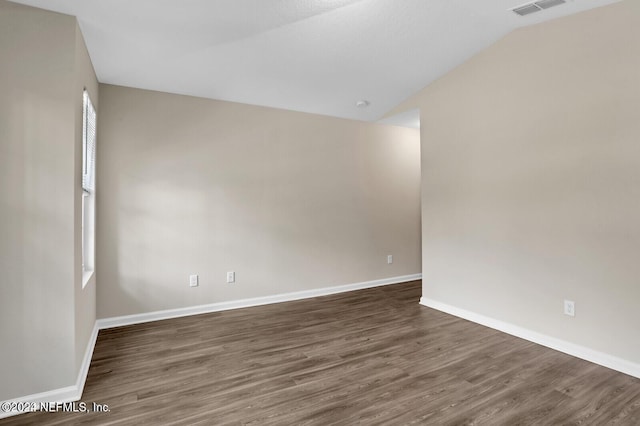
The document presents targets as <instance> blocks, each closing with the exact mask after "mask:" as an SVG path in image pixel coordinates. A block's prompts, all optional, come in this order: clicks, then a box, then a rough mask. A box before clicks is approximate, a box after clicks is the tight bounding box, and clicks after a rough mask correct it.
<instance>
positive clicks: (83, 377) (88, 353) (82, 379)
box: [75, 321, 100, 399]
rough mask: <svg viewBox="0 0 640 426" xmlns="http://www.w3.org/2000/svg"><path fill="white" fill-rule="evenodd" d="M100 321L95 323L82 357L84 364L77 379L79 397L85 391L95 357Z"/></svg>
mask: <svg viewBox="0 0 640 426" xmlns="http://www.w3.org/2000/svg"><path fill="white" fill-rule="evenodd" d="M98 331H100V329H99V328H98V321H96V322H95V323H94V324H93V331H92V332H91V337H89V342H88V343H87V349H86V350H85V351H84V357H83V358H82V365H80V371H79V372H78V379H77V380H76V386H75V387H76V389H77V390H78V399H80V398H81V397H82V392H84V384H85V383H86V381H87V374H88V373H89V366H90V365H91V358H93V350H94V349H95V347H96V340H98Z"/></svg>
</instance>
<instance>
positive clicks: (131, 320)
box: [97, 274, 422, 330]
mask: <svg viewBox="0 0 640 426" xmlns="http://www.w3.org/2000/svg"><path fill="white" fill-rule="evenodd" d="M421 278H422V274H412V275H402V276H398V277H391V278H383V279H380V280H374V281H364V282H360V283H354V284H346V285H340V286H333V287H324V288H318V289H313V290H303V291H296V292H292V293H283V294H275V295H272V296H263V297H254V298H251V299H240V300H232V301H229V302H219V303H210V304H207V305H198V306H189V307H186V308H178V309H167V310H164V311H155V312H145V313H142V314H134V315H124V316H120V317H111V318H103V319H99V320H98V321H97V324H98V328H99V329H100V330H104V329H107V328H113V327H122V326H125V325H132V324H141V323H145V322H150V321H158V320H163V319H170V318H179V317H185V316H189V315H198V314H206V313H210V312H219V311H227V310H229V309H239V308H248V307H251V306H260V305H269V304H272V303H281V302H291V301H294V300H300V299H309V298H312V297H319V296H327V295H330V294H337V293H344V292H347V291H354V290H362V289H366V288H373V287H379V286H383V285H389V284H399V283H403V282H408V281H415V280H419V279H421Z"/></svg>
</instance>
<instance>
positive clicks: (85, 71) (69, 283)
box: [0, 1, 97, 400]
mask: <svg viewBox="0 0 640 426" xmlns="http://www.w3.org/2000/svg"><path fill="white" fill-rule="evenodd" d="M79 38H81V36H80V34H79V31H78V29H77V25H76V20H75V18H73V17H70V16H65V15H60V14H56V13H50V12H45V11H42V10H38V9H34V8H30V7H26V6H21V5H16V4H13V3H9V2H6V1H0V58H2V59H1V60H0V76H1V78H0V93H1V94H2V95H1V96H0V342H2V344H1V345H0V400H5V399H9V398H16V397H22V396H26V395H30V394H34V393H39V392H44V391H50V390H54V389H57V388H61V387H66V386H71V385H74V384H75V382H76V378H77V373H78V367H79V365H80V363H81V361H82V360H81V358H78V356H79V354H84V350H85V348H86V346H87V342H88V335H87V331H86V327H87V326H88V327H93V324H94V322H95V290H89V291H87V292H85V293H81V288H82V282H81V278H80V269H78V268H79V267H81V263H78V262H79V260H78V255H79V253H80V252H79V246H78V243H79V241H80V240H79V233H80V228H79V223H80V222H79V215H80V208H79V204H78V201H79V196H80V193H79V192H78V188H79V185H80V179H79V177H80V174H79V172H80V169H79V168H78V165H77V160H78V158H79V156H80V154H78V150H80V152H81V149H82V148H81V144H80V140H81V134H80V136H79V133H78V128H80V129H81V128H82V127H81V126H82V122H81V120H79V118H78V112H79V110H78V102H80V103H81V102H82V87H81V86H82V82H87V83H86V84H88V85H89V86H90V87H91V90H94V91H97V83H96V82H95V75H93V71H92V70H91V68H90V64H89V66H87V61H88V56H87V55H86V51H83V50H82V49H80V44H82V41H81V40H79ZM78 43H80V44H78ZM78 90H79V91H78ZM80 112H81V111H80ZM80 117H81V116H80ZM78 126H80V127H78ZM79 138H80V139H79ZM80 262H81V261H80ZM92 291H93V294H92V293H91V292H92ZM91 306H94V308H91ZM92 309H93V311H92ZM92 312H93V313H92ZM80 317H81V318H80ZM76 321H79V323H78V324H76ZM85 322H87V323H88V325H87V324H85ZM80 348H81V349H80Z"/></svg>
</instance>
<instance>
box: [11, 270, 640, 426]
mask: <svg viewBox="0 0 640 426" xmlns="http://www.w3.org/2000/svg"><path fill="white" fill-rule="evenodd" d="M420 292H421V289H420V282H419V281H417V282H412V283H406V284H397V285H392V286H386V287H378V288H374V289H369V290H361V291H355V292H350V293H343V294H339V295H332V296H326V297H318V298H315V299H307V300H302V301H296V302H288V303H281V304H277V305H268V306H262V307H255V308H246V309H239V310H234V311H227V312H218V313H211V314H205V315H198V316H192V317H186V318H179V319H172V320H166V321H158V322H154V323H147V324H140V325H134V326H128V327H121V328H117V329H111V330H103V331H101V332H100V334H99V336H98V341H97V344H96V348H95V353H94V356H93V360H92V363H91V368H90V370H89V375H88V378H87V383H86V387H85V391H84V395H83V399H82V400H83V401H85V402H87V403H91V402H97V403H101V404H108V406H109V408H110V412H109V413H89V414H77V413H31V414H25V415H20V416H16V417H12V418H8V419H5V420H4V421H0V424H10V425H13V424H21V425H23V424H46V425H68V424H79V425H90V424H96V425H134V424H148V425H227V424H229V425H231V424H248V425H263V424H269V425H271V424H274V425H291V424H295V425H298V424H314V425H330V424H336V425H352V424H367V425H369V424H371V425H374V424H385V425H388V424H390V425H402V424H433V425H459V424H487V425H518V424H521V425H529V424H542V425H553V424H576V425H577V424H580V425H607V424H619V425H640V380H639V379H635V378H633V377H630V376H627V375H624V374H621V373H617V372H615V371H612V370H609V369H607V368H604V367H600V366H597V365H594V364H591V363H589V362H586V361H582V360H580V359H576V358H573V357H571V356H568V355H565V354H562V353H560V352H556V351H553V350H551V349H547V348H545V347H542V346H538V345H535V344H533V343H529V342H527V341H525V340H522V339H518V338H515V337H512V336H509V335H506V334H503V333H500V332H498V331H495V330H492V329H489V328H486V327H483V326H480V325H476V324H473V323H471V322H468V321H465V320H462V319H459V318H456V317H453V316H450V315H447V314H444V313H441V312H439V311H436V310H433V309H430V308H426V307H423V306H420V305H418V300H419V298H420Z"/></svg>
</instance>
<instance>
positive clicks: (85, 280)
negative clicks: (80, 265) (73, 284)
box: [82, 270, 93, 288]
mask: <svg viewBox="0 0 640 426" xmlns="http://www.w3.org/2000/svg"><path fill="white" fill-rule="evenodd" d="M91 277H93V270H90V271H82V288H85V287H86V286H87V284H89V281H91Z"/></svg>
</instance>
